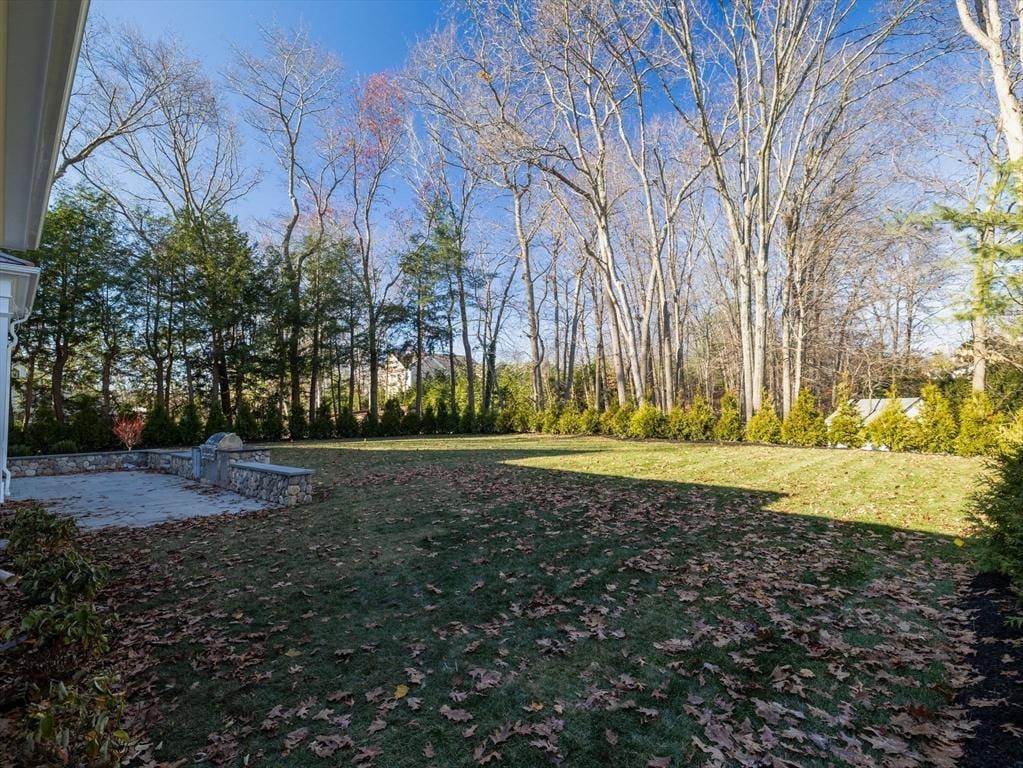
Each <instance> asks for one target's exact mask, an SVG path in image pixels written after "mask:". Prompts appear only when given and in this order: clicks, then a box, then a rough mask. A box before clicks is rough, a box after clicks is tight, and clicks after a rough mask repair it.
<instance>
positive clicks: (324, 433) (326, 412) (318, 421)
mask: <svg viewBox="0 0 1023 768" xmlns="http://www.w3.org/2000/svg"><path fill="white" fill-rule="evenodd" d="M237 431H238V429H237V425H235V432H237ZM333 436H334V417H333V416H332V415H331V413H330V405H329V404H328V403H320V405H319V407H318V408H317V409H316V416H314V417H313V420H312V421H310V422H309V437H311V438H313V439H314V440H327V439H329V438H331V437H333Z"/></svg>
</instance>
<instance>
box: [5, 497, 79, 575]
mask: <svg viewBox="0 0 1023 768" xmlns="http://www.w3.org/2000/svg"><path fill="white" fill-rule="evenodd" d="M77 534H78V526H77V525H76V524H75V520H74V518H72V517H61V516H59V515H55V514H54V513H53V512H49V511H47V510H46V509H44V508H43V507H22V508H20V509H17V510H15V512H14V515H13V516H12V518H11V527H10V532H9V538H8V542H7V551H8V553H9V554H10V555H11V556H12V557H14V558H15V566H16V567H17V568H18V570H20V571H22V572H24V571H26V570H28V569H29V568H32V567H35V561H33V560H32V559H31V558H33V557H35V556H40V557H43V558H47V557H49V556H51V555H55V554H57V553H58V552H62V551H63V550H64V549H66V548H68V547H70V546H71V545H72V543H73V542H74V539H75V536H76V535H77ZM22 558H28V559H22Z"/></svg>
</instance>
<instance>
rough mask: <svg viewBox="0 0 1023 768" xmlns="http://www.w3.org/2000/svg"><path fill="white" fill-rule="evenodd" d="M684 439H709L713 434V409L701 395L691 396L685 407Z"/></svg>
mask: <svg viewBox="0 0 1023 768" xmlns="http://www.w3.org/2000/svg"><path fill="white" fill-rule="evenodd" d="M685 431H686V439H687V440H710V439H711V437H713V435H714V411H713V410H712V409H711V407H710V405H709V404H708V403H707V400H706V399H705V398H704V397H703V395H697V396H696V397H694V398H693V403H692V405H690V406H689V407H688V408H687V409H686V430H685Z"/></svg>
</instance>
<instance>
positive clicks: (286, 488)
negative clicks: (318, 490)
mask: <svg viewBox="0 0 1023 768" xmlns="http://www.w3.org/2000/svg"><path fill="white" fill-rule="evenodd" d="M314 474H316V473H315V471H314V470H312V469H303V468H301V467H286V466H283V465H281V464H267V463H263V462H257V461H233V462H231V464H230V465H229V467H228V482H227V487H228V488H230V489H231V490H232V491H235V492H236V493H240V494H241V495H243V496H249V497H250V498H254V499H262V500H263V501H268V502H270V503H272V504H279V505H281V506H283V507H294V506H296V505H298V504H306V503H308V502H310V501H312V498H313V483H312V476H313V475H314Z"/></svg>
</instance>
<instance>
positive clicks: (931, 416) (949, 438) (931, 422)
mask: <svg viewBox="0 0 1023 768" xmlns="http://www.w3.org/2000/svg"><path fill="white" fill-rule="evenodd" d="M920 397H921V398H922V400H923V404H922V405H921V408H920V416H919V420H918V422H917V431H918V438H917V447H919V449H920V450H921V451H927V452H928V453H952V452H953V451H954V450H955V441H956V436H957V435H958V434H959V427H958V426H956V419H955V415H954V414H953V413H952V404H951V403H949V401H948V398H947V397H945V395H944V394H943V393H942V391H941V390H940V389H939V388H938V387H937V385H935V384H927V385H925V386H924V388H923V390H922V391H921V392H920Z"/></svg>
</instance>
